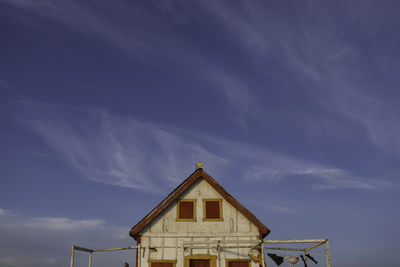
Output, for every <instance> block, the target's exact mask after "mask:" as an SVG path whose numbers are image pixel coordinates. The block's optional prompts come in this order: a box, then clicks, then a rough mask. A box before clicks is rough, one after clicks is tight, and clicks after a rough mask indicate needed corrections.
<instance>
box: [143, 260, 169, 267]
mask: <svg viewBox="0 0 400 267" xmlns="http://www.w3.org/2000/svg"><path fill="white" fill-rule="evenodd" d="M147 262H148V263H149V267H151V266H152V264H153V263H172V267H176V260H151V259H149V260H148V261H147Z"/></svg>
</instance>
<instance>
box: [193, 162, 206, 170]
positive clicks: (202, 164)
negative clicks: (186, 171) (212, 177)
mask: <svg viewBox="0 0 400 267" xmlns="http://www.w3.org/2000/svg"><path fill="white" fill-rule="evenodd" d="M195 165H196V170H198V169H203V166H204V163H203V162H200V161H199V162H197V163H196V164H195Z"/></svg>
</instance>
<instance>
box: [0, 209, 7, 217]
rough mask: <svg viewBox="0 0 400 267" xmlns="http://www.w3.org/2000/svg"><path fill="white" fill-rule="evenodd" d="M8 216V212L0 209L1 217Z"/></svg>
mask: <svg viewBox="0 0 400 267" xmlns="http://www.w3.org/2000/svg"><path fill="white" fill-rule="evenodd" d="M5 215H6V210H4V209H2V208H0V217H1V216H5Z"/></svg>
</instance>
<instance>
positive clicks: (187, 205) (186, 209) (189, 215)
mask: <svg viewBox="0 0 400 267" xmlns="http://www.w3.org/2000/svg"><path fill="white" fill-rule="evenodd" d="M193 204H194V202H192V201H181V202H179V219H193V217H194V216H193Z"/></svg>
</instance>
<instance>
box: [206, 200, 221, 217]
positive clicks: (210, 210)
mask: <svg viewBox="0 0 400 267" xmlns="http://www.w3.org/2000/svg"><path fill="white" fill-rule="evenodd" d="M219 205H220V202H219V201H209V200H208V201H206V218H207V219H220V218H221V214H220V213H219V210H220V208H219Z"/></svg>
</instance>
